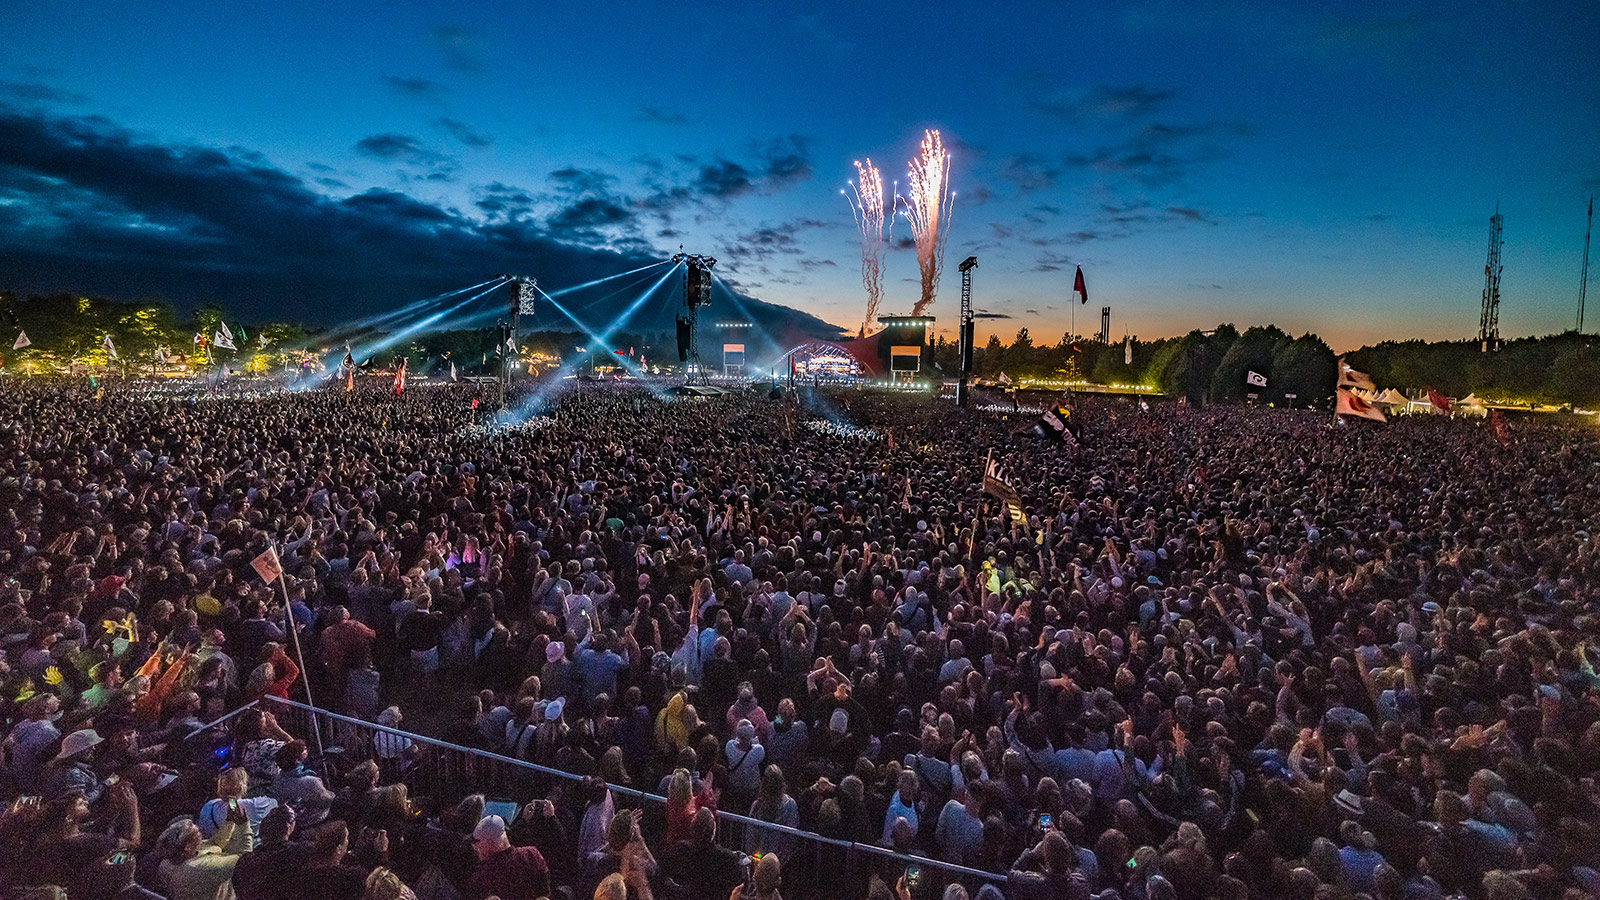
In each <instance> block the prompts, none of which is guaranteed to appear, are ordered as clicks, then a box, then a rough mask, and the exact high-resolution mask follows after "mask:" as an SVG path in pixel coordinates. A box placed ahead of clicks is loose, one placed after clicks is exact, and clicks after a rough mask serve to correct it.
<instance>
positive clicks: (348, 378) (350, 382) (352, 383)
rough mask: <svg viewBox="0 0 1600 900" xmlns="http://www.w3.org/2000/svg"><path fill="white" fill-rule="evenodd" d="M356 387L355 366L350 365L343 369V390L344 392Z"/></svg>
mask: <svg viewBox="0 0 1600 900" xmlns="http://www.w3.org/2000/svg"><path fill="white" fill-rule="evenodd" d="M355 389H356V367H355V366H350V367H349V368H347V369H345V370H344V392H345V393H346V394H348V393H350V392H351V391H353V390H355Z"/></svg>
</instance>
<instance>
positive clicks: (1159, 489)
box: [0, 380, 1600, 900]
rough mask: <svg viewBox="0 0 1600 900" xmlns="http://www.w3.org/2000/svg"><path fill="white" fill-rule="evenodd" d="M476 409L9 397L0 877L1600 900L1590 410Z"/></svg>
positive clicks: (529, 889) (297, 888) (428, 398)
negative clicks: (477, 756)
mask: <svg viewBox="0 0 1600 900" xmlns="http://www.w3.org/2000/svg"><path fill="white" fill-rule="evenodd" d="M546 392H548V393H546ZM479 399H481V398H479V396H478V394H477V393H476V389H475V388H467V387H437V388H413V389H412V390H409V391H407V392H406V394H405V395H403V396H400V397H396V396H392V395H388V394H380V393H364V392H358V393H355V394H346V393H344V392H343V391H341V390H308V391H304V392H300V393H292V394H291V393H283V394H254V395H248V396H244V395H239V396H235V395H231V394H229V393H228V392H226V391H222V392H215V391H214V392H212V393H211V394H208V395H204V396H197V397H188V398H185V397H181V396H171V395H163V396H154V397H152V396H146V395H141V394H139V393H138V392H137V389H136V388H132V387H121V386H116V385H112V386H108V387H106V388H105V389H104V390H97V391H95V392H91V391H89V390H86V389H84V388H82V387H81V386H73V385H68V384H65V383H59V382H48V381H44V380H40V381H38V382H28V383H17V382H16V381H7V382H5V383H0V579H3V582H4V584H3V586H0V648H3V656H0V714H3V717H4V726H5V731H4V742H3V749H4V764H3V767H0V789H3V790H4V794H5V796H6V797H7V798H8V800H7V805H6V806H5V808H4V812H3V813H0V890H3V891H4V892H5V893H4V895H3V896H6V897H13V896H14V897H24V896H26V897H52V896H53V897H60V896H63V895H64V896H66V897H69V898H73V900H77V898H95V900H102V898H119V900H135V898H155V897H165V898H170V900H213V898H219V897H227V896H235V897H237V898H239V900H287V898H302V897H304V898H313V897H315V898H362V897H365V898H381V900H395V898H402V897H406V898H409V897H420V898H423V900H456V898H464V900H478V898H485V897H499V898H501V900H523V898H527V900H534V898H540V897H572V898H582V900H588V898H590V897H594V898H604V900H626V898H656V897H659V898H678V897H682V898H691V897H693V898H698V897H712V898H717V900H721V898H722V897H730V896H731V897H736V898H760V900H772V898H779V897H780V896H781V897H787V898H790V900H799V898H807V897H839V898H846V900H857V898H895V900H926V898H943V900H960V898H973V897H979V898H982V897H991V898H992V897H1005V898H1013V900H1029V898H1062V900H1088V898H1091V897H1093V898H1095V900H1211V898H1216V900H1268V898H1271V900H1277V898H1289V900H1354V898H1358V897H1360V898H1370V900H1436V898H1444V897H1455V896H1464V897H1467V898H1472V900H1479V898H1484V900H1585V898H1600V872H1597V870H1600V794H1597V793H1596V790H1595V785H1594V776H1595V774H1596V770H1597V769H1600V677H1597V675H1596V673H1595V670H1594V667H1593V665H1592V661H1593V658H1592V656H1591V654H1592V653H1594V652H1596V648H1592V647H1591V646H1590V644H1591V643H1593V641H1594V638H1595V635H1596V633H1597V627H1596V625H1597V619H1596V616H1597V614H1600V594H1597V592H1596V589H1595V585H1596V574H1597V568H1600V556H1597V554H1596V552H1595V549H1594V542H1593V541H1592V540H1591V535H1590V533H1589V530H1588V529H1589V528H1590V527H1591V523H1592V522H1594V521H1595V517H1596V514H1597V512H1600V468H1597V467H1600V439H1597V437H1596V435H1595V434H1594V432H1593V431H1592V429H1591V428H1589V427H1587V426H1582V425H1575V424H1570V423H1564V422H1559V421H1555V420H1552V421H1549V422H1543V423H1541V422H1537V421H1534V420H1528V421H1523V422H1518V423H1516V425H1515V427H1514V428H1513V429H1511V431H1510V433H1509V434H1500V435H1497V434H1495V433H1494V432H1492V431H1490V430H1489V429H1487V428H1486V427H1485V426H1484V425H1482V424H1481V423H1472V422H1462V421H1452V420H1448V419H1445V418H1442V417H1424V418H1417V419H1403V420H1398V421H1395V422H1392V423H1390V424H1388V425H1375V424H1373V423H1365V422H1361V423H1354V424H1350V425H1339V424H1332V423H1330V422H1329V420H1328V416H1327V415H1326V414H1318V413H1310V412H1285V411H1261V410H1252V409H1245V408H1239V407H1213V408H1206V409H1189V408H1183V407H1179V406H1177V405H1174V404H1170V403H1162V402H1147V403H1140V402H1138V401H1121V400H1116V399H1089V398H1080V399H1076V400H1074V401H1073V403H1072V406H1073V413H1072V415H1073V417H1074V419H1075V421H1076V423H1077V427H1078V431H1079V442H1078V443H1077V444H1063V443H1060V442H1056V441H1053V440H1048V439H1044V438H1040V437H1037V436H1033V435H1030V434H1028V433H1027V431H1026V427H1025V426H1026V425H1028V424H1030V423H1029V421H1028V420H1027V417H1026V416H1022V417H1018V416H1015V415H1012V416H1008V415H1005V414H1004V413H1003V412H992V411H981V410H980V411H962V410H957V409H955V408H954V407H953V405H952V404H949V403H947V402H939V401H934V400H931V399H927V398H914V397H907V396H904V395H889V394H873V393H864V392H856V391H850V390H836V391H824V392H818V393H816V394H815V395H814V396H809V397H805V398H802V399H801V401H800V402H795V401H793V400H790V399H772V398H769V397H768V396H766V395H761V396H759V397H756V396H738V397H728V398H720V399H713V400H700V399H671V398H667V397H663V396H659V395H656V394H652V393H651V392H649V391H648V390H645V389H642V388H638V387H623V386H614V385H607V386H592V385H585V386H581V387H571V388H566V389H562V390H555V391H552V390H550V388H549V386H541V387H538V388H529V389H525V390H522V391H519V392H517V393H516V394H515V395H514V396H513V400H514V404H513V405H514V407H516V408H518V409H520V410H521V413H520V415H521V416H522V418H524V419H526V420H527V424H525V425H522V426H521V427H495V426H493V425H492V424H488V423H486V420H484V419H482V418H481V417H482V416H483V415H484V414H485V409H484V408H483V406H486V404H480V403H478V402H474V401H475V400H479ZM815 423H823V424H822V425H817V424H815ZM991 451H992V454H993V456H994V457H995V458H996V459H999V460H1002V461H1003V462H1004V464H1005V468H1006V471H1007V472H1009V473H1010V478H1011V480H1012V482H1013V484H1014V486H1015V487H1016V488H1017V490H1018V491H1019V492H1020V493H1021V495H1022V497H1023V498H1024V506H1025V510H1024V511H1025V520H1016V521H1014V520H1012V519H1011V518H1010V517H1008V516H1007V515H1006V512H1005V510H1004V508H1003V506H1001V505H1000V504H999V503H997V502H996V501H994V500H993V499H991V498H986V497H984V496H983V494H982V491H981V486H982V476H983V469H984V462H985V458H986V456H987V455H989V454H990V452H991ZM274 560H276V561H277V563H279V564H280V565H281V570H282V576H281V578H276V579H274V580H273V581H271V582H270V583H269V582H268V581H265V580H263V577H264V576H273V575H276V569H275V568H274V566H273V561H274ZM308 697H311V698H314V700H315V703H316V705H317V706H319V707H325V708H327V709H330V710H335V711H337V712H340V713H342V714H345V715H347V716H349V717H351V718H352V719H356V720H361V721H365V722H371V723H374V724H375V725H376V726H381V728H374V729H367V730H364V731H363V730H359V729H333V730H330V731H328V732H327V733H323V732H318V733H316V734H308V733H306V729H304V728H303V727H300V726H299V725H298V724H297V723H299V722H302V721H303V720H302V719H294V720H293V721H291V718H292V717H291V716H290V715H286V713H292V712H294V711H295V710H296V708H295V707H292V706H291V705H290V704H287V703H283V702H281V701H282V700H293V701H298V702H304V701H306V700H307V699H308ZM241 710H242V711H241ZM230 713H232V714H233V715H231V717H228V716H229V714H230ZM224 717H228V718H226V719H225V721H224V722H223V723H222V724H220V725H217V726H214V727H210V728H207V727H205V726H206V724H207V723H212V722H215V721H216V720H218V719H223V718H224ZM416 734H427V735H430V736H432V737H435V738H437V739H438V740H439V741H442V742H445V743H448V744H452V745H460V746H465V747H469V748H475V749H478V750H481V751H486V752H489V753H493V754H499V755H503V756H509V757H513V758H516V759H520V760H526V761H528V762H532V763H536V764H538V765H539V766H542V767H545V768H546V769H547V770H551V771H556V770H559V771H560V772H562V773H567V775H569V776H570V777H557V776H554V775H549V774H541V773H539V772H535V771H532V770H529V771H528V772H526V773H525V775H526V778H525V779H523V780H522V781H521V782H519V783H518V784H516V785H515V790H512V791H508V792H507V793H508V794H509V796H505V797H501V796H496V795H494V794H493V793H490V795H489V796H485V795H484V794H483V793H474V792H472V788H471V785H467V786H465V787H464V788H462V789H459V790H450V791H448V792H447V791H445V790H442V789H440V788H439V784H440V783H441V782H439V781H438V780H437V779H432V778H426V777H423V776H424V774H425V773H427V772H429V771H430V766H432V765H433V762H434V761H433V760H432V759H431V757H432V756H433V755H434V754H437V753H438V752H440V751H439V748H438V745H434V744H431V743H429V742H428V741H423V740H416V739H413V738H414V736H415V735H416ZM408 735H410V736H408ZM319 742H321V743H320V746H321V748H322V752H319ZM358 742H360V744H361V746H360V747H359V748H358V747H357V746H356V744H357V743H358ZM613 788H628V789H633V790H634V791H644V792H647V793H649V794H653V795H659V796H660V797H662V798H664V800H663V801H660V802H657V801H655V800H648V799H641V798H639V797H638V796H637V795H636V794H633V793H630V792H623V791H614V790H612V789H613ZM508 801H509V802H508ZM729 813H732V814H735V815H733V816H730V815H727V814H729ZM765 823H771V824H773V825H778V826H787V827H788V828H787V829H779V828H767V827H763V825H764V824H765ZM793 829H799V830H802V831H805V832H811V833H814V834H816V835H821V836H823V837H825V838H830V839H834V840H835V841H838V842H851V843H852V844H853V845H854V848H853V847H852V846H847V845H846V844H844V843H837V842H818V841H815V840H811V839H810V838H808V837H807V836H805V835H803V834H800V833H798V832H797V831H795V830H793ZM862 845H875V846H877V847H880V848H884V849H886V850H892V851H895V853H894V854H889V853H882V854H874V853H867V852H863V851H862V850H860V849H856V848H859V847H860V846H862ZM941 863H943V864H955V865H958V866H961V867H963V868H961V869H951V868H944V867H942V866H941ZM978 872H981V873H989V874H988V875H987V876H985V877H980V876H979V875H978V874H975V873H978Z"/></svg>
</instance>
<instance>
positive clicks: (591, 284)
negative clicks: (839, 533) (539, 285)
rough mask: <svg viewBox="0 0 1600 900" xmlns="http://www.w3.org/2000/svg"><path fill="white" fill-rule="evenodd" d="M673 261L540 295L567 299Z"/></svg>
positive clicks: (664, 261)
mask: <svg viewBox="0 0 1600 900" xmlns="http://www.w3.org/2000/svg"><path fill="white" fill-rule="evenodd" d="M671 261H672V260H670V259H663V260H661V261H659V262H653V263H651V264H650V265H648V266H640V267H639V268H637V269H629V270H628V271H626V272H618V273H617V274H615V275H607V276H606V277H604V278H596V279H594V280H593V281H585V282H584V283H583V284H575V285H572V286H571V287H564V288H562V289H560V290H558V291H556V292H555V293H553V294H545V293H544V291H540V292H539V293H541V294H544V295H545V296H546V297H550V298H553V297H565V296H566V295H568V294H571V293H574V292H575V291H581V290H584V289H585V288H592V287H595V286H596V285H601V284H605V283H606V282H608V281H612V280H615V279H617V278H624V277H627V276H629V275H632V274H634V273H636V272H643V271H645V270H647V269H654V268H655V267H656V266H664V265H666V264H667V263H669V262H671Z"/></svg>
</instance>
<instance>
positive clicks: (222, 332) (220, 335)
mask: <svg viewBox="0 0 1600 900" xmlns="http://www.w3.org/2000/svg"><path fill="white" fill-rule="evenodd" d="M211 343H213V344H215V345H217V346H218V347H221V348H223V349H224V350H235V351H236V350H238V349H239V348H238V347H236V346H234V344H233V338H231V337H229V336H228V330H227V326H226V325H224V326H222V327H221V328H218V329H217V333H216V334H214V335H212V336H211Z"/></svg>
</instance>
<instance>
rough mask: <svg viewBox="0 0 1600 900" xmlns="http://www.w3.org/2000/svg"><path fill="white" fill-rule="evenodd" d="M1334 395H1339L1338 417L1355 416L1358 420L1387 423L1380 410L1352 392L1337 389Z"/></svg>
mask: <svg viewBox="0 0 1600 900" xmlns="http://www.w3.org/2000/svg"><path fill="white" fill-rule="evenodd" d="M1335 393H1337V394H1338V395H1339V400H1338V403H1339V408H1338V414H1339V415H1341V416H1355V417H1357V418H1360V419H1374V420H1376V421H1379V422H1387V421H1389V417H1388V416H1385V415H1384V414H1383V411H1382V410H1380V409H1378V408H1377V407H1376V406H1373V405H1372V404H1371V403H1368V402H1367V401H1365V400H1363V399H1361V398H1360V397H1358V396H1356V395H1355V394H1354V393H1353V392H1351V391H1347V390H1345V389H1344V388H1339V389H1338V390H1337V391H1335Z"/></svg>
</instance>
